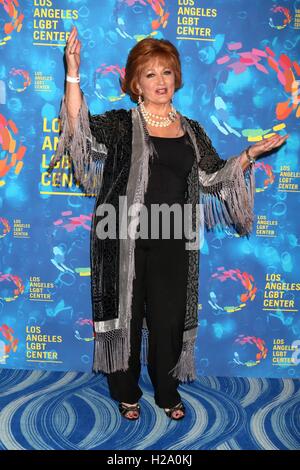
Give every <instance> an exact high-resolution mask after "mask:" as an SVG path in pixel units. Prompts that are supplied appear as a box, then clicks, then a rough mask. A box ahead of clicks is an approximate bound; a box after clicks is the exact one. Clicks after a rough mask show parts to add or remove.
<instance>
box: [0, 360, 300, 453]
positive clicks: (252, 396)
mask: <svg viewBox="0 0 300 470" xmlns="http://www.w3.org/2000/svg"><path fill="white" fill-rule="evenodd" d="M0 383H1V387H0V409H1V412H0V449H2V450H3V449H7V450H25V449H26V450H56V449H58V450H96V449H106V450H122V449H126V450H133V449H135V450H140V449H151V450H162V449H164V450H167V449H168V450H193V449H194V450H208V449H209V450H212V449H216V450H229V449H232V450H238V449H242V450H295V449H299V448H300V418H299V417H300V380H298V379H296V380H295V379H256V378H249V379H247V378H236V377H235V378H232V377H231V378H228V377H224V378H214V377H200V378H199V379H198V380H197V381H195V382H193V383H192V384H189V385H186V384H185V385H181V386H180V389H179V390H180V393H181V396H182V398H183V400H184V402H185V404H186V406H187V415H186V418H185V419H184V420H182V421H179V422H175V421H171V420H169V419H168V418H167V417H166V416H165V414H164V412H163V410H161V409H159V408H158V407H157V406H156V405H155V404H154V400H153V390H152V386H151V384H150V381H149V378H148V374H147V372H146V369H144V370H143V373H142V376H141V383H140V384H141V387H142V389H143V392H144V395H143V397H142V399H141V405H142V414H141V418H140V420H138V421H134V422H129V421H127V420H125V419H124V418H122V417H121V415H120V414H119V411H118V409H117V406H116V402H115V401H113V400H111V399H110V397H109V393H108V388H107V382H106V378H105V377H104V376H102V375H94V374H86V373H79V372H67V373H65V372H45V371H39V370H35V371H26V370H9V369H1V370H0Z"/></svg>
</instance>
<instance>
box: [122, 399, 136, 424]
mask: <svg viewBox="0 0 300 470" xmlns="http://www.w3.org/2000/svg"><path fill="white" fill-rule="evenodd" d="M140 410H141V406H140V405H139V403H138V404H137V405H124V403H121V402H120V403H119V411H120V413H121V415H122V416H123V417H124V418H126V419H129V420H131V421H134V420H136V419H139V417H140ZM130 411H136V412H137V413H138V416H135V417H131V418H130V417H129V416H127V414H128V413H129V412H130Z"/></svg>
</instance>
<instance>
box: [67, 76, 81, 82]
mask: <svg viewBox="0 0 300 470" xmlns="http://www.w3.org/2000/svg"><path fill="white" fill-rule="evenodd" d="M66 80H67V82H70V83H79V82H80V74H78V77H70V75H67V76H66Z"/></svg>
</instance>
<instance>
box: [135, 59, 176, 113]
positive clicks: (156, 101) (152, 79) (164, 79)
mask: <svg viewBox="0 0 300 470" xmlns="http://www.w3.org/2000/svg"><path fill="white" fill-rule="evenodd" d="M137 86H138V90H139V91H140V94H141V95H142V96H143V98H144V102H145V105H147V104H153V105H160V104H161V105H164V104H168V103H169V102H170V101H171V99H172V97H173V95H174V92H175V75H174V71H173V69H172V68H171V67H170V66H169V65H167V64H166V63H164V62H162V61H161V60H159V59H156V60H151V61H149V62H147V63H146V64H145V67H144V68H143V69H142V71H141V74H140V78H139V82H138V84H137Z"/></svg>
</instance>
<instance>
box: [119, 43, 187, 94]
mask: <svg viewBox="0 0 300 470" xmlns="http://www.w3.org/2000/svg"><path fill="white" fill-rule="evenodd" d="M155 59H158V60H161V61H162V62H163V63H166V64H167V65H168V66H169V67H171V68H172V70H173V72H174V75H175V91H177V90H178V89H179V88H180V87H181V86H182V76H181V64H180V57H179V52H178V50H177V49H176V47H175V46H174V45H173V44H172V43H171V42H170V41H167V40H166V39H154V38H145V39H142V40H141V41H140V42H138V43H137V44H136V45H135V46H134V47H133V48H132V49H131V51H130V52H129V54H128V58H127V63H126V68H125V77H124V79H123V80H122V81H121V88H122V90H123V91H124V93H128V94H129V95H130V97H131V99H132V100H133V101H137V100H138V96H139V92H138V89H137V82H138V81H139V78H140V74H141V71H142V69H143V68H144V67H145V65H146V64H147V62H149V61H150V60H155Z"/></svg>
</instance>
